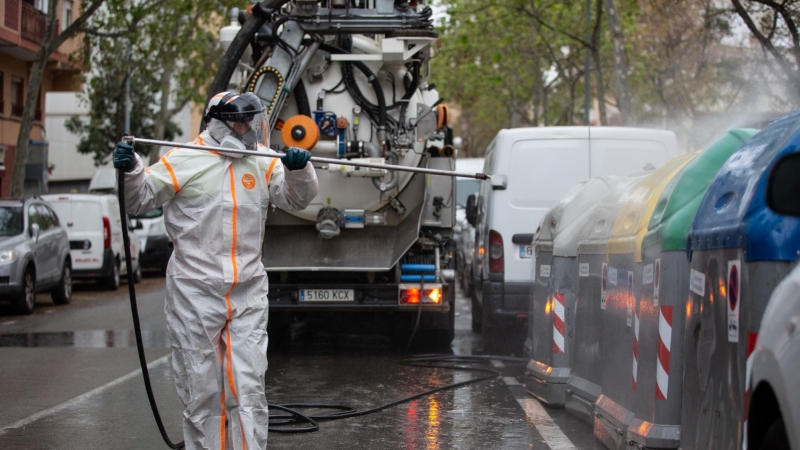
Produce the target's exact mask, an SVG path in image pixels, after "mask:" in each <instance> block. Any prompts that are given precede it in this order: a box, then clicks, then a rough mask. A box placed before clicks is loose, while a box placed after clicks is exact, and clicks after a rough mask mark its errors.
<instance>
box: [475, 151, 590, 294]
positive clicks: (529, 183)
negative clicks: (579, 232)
mask: <svg viewBox="0 0 800 450" xmlns="http://www.w3.org/2000/svg"><path fill="white" fill-rule="evenodd" d="M507 158H509V159H507V162H505V163H504V162H501V163H500V166H498V167H497V173H503V172H505V173H507V174H508V188H507V189H506V190H496V191H494V192H493V199H492V203H493V205H492V208H493V211H492V224H491V228H492V229H493V230H495V231H498V232H499V233H500V235H501V236H502V238H503V254H504V256H505V258H504V259H505V261H504V262H505V276H504V280H505V281H506V282H508V281H518V282H529V281H530V276H531V266H532V264H533V261H534V258H535V257H534V256H533V255H531V254H530V253H527V248H526V245H525V244H515V243H513V242H512V239H513V237H514V235H519V234H528V235H531V234H533V233H534V231H536V226H537V225H538V224H539V222H541V220H542V217H544V215H545V213H546V212H547V210H548V209H550V208H551V207H552V206H553V205H554V204H556V202H558V200H560V199H561V197H563V196H564V194H566V193H567V192H568V191H569V190H570V189H571V188H572V187H573V186H574V185H575V184H576V183H579V182H581V181H585V180H587V179H588V178H589V142H588V140H586V139H528V140H520V141H516V142H514V143H513V145H512V147H511V152H510V155H509V156H508V157H507Z"/></svg>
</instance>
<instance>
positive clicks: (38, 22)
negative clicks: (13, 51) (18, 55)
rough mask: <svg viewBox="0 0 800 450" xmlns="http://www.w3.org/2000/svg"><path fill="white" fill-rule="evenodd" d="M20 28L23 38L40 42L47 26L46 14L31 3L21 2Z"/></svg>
mask: <svg viewBox="0 0 800 450" xmlns="http://www.w3.org/2000/svg"><path fill="white" fill-rule="evenodd" d="M21 28H22V29H21V34H22V38H23V39H27V40H29V41H31V42H35V43H37V44H41V43H42V41H44V33H45V29H46V28H47V15H46V14H44V13H43V12H41V11H39V10H38V9H36V8H34V7H33V6H32V5H29V4H27V3H23V4H22V27H21Z"/></svg>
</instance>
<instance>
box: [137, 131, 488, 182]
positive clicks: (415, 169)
mask: <svg viewBox="0 0 800 450" xmlns="http://www.w3.org/2000/svg"><path fill="white" fill-rule="evenodd" d="M122 140H123V141H125V142H127V143H129V144H131V145H135V144H137V143H139V144H147V145H157V146H161V147H180V148H191V149H194V150H204V151H207V152H224V153H236V154H239V155H249V156H260V157H263V158H280V157H281V156H283V153H267V152H263V151H258V150H241V149H234V148H230V147H210V146H206V145H196V144H178V143H175V142H169V141H158V140H155V139H143V138H137V137H135V136H123V137H122ZM309 161H311V162H316V163H323V164H334V165H341V166H354V167H365V168H369V169H383V170H396V171H400V172H414V173H427V174H430V175H444V176H449V177H459V178H474V179H476V180H488V179H489V175H487V174H485V173H461V172H454V171H452V170H439V169H428V168H425V167H410V166H400V165H397V166H395V165H392V164H378V163H370V162H364V161H350V160H347V159H334V158H321V157H319V156H312V157H311V158H310V159H309Z"/></svg>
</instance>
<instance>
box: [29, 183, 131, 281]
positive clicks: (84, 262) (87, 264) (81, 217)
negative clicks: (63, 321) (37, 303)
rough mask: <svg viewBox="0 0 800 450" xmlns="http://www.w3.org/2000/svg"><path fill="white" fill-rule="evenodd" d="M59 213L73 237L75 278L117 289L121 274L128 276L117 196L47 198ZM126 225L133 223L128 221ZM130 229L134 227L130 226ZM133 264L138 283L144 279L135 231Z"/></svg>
mask: <svg viewBox="0 0 800 450" xmlns="http://www.w3.org/2000/svg"><path fill="white" fill-rule="evenodd" d="M42 198H44V199H45V200H46V201H48V202H50V204H51V205H52V206H53V209H54V210H55V211H56V213H57V214H58V217H59V219H61V223H62V224H63V225H64V226H65V227H66V229H67V235H68V236H69V244H70V255H71V256H72V277H73V278H76V279H80V278H83V279H94V280H97V281H99V282H101V283H103V284H104V285H105V286H106V287H108V288H109V289H112V290H114V289H117V287H119V282H120V274H122V275H126V274H127V266H126V265H125V252H124V250H123V248H124V247H123V243H122V226H123V221H122V220H121V218H120V214H119V201H118V200H117V197H116V196H115V195H113V194H53V195H43V196H42ZM125 225H126V226H129V223H128V222H127V221H126V222H125ZM129 229H130V226H129ZM129 236H130V237H131V263H132V266H133V270H134V281H136V282H139V281H140V280H141V278H142V270H141V267H139V243H138V241H137V239H136V237H135V236H134V234H133V232H132V231H129Z"/></svg>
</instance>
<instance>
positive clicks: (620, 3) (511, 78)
mask: <svg viewBox="0 0 800 450" xmlns="http://www.w3.org/2000/svg"><path fill="white" fill-rule="evenodd" d="M732 1H733V2H734V3H733V5H731V4H727V3H720V2H717V1H715V0H678V1H670V2H665V1H663V0H615V1H614V3H615V5H616V9H617V20H618V23H619V30H618V31H619V33H620V35H621V36H622V37H623V38H624V39H621V40H619V41H618V42H619V43H622V42H623V41H624V51H625V54H626V55H627V63H626V64H625V65H623V66H620V65H618V64H615V63H616V61H615V48H614V45H613V44H614V39H613V33H611V31H610V30H609V28H610V27H609V25H608V24H609V21H608V10H607V9H606V6H607V5H608V3H609V2H608V1H604V0H591V4H592V18H591V22H590V23H589V24H588V27H589V28H588V29H587V23H586V20H585V10H586V1H585V0H581V1H575V0H567V1H558V0H490V1H480V0H440V4H441V6H443V7H444V8H445V9H446V14H444V15H443V18H442V20H441V23H440V24H439V27H438V31H439V35H440V37H441V42H442V48H441V51H440V53H439V55H438V56H437V58H435V59H434V60H433V68H432V78H433V79H434V81H435V82H436V84H437V87H438V89H439V91H440V92H441V93H442V96H443V97H445V98H447V99H448V100H450V101H455V102H457V103H458V104H459V106H460V107H461V109H462V116H461V120H460V123H458V124H456V128H458V130H457V132H460V134H461V135H462V137H463V138H464V142H465V144H464V145H465V152H466V153H467V154H468V155H473V156H474V155H480V154H481V153H482V152H483V149H485V148H486V146H487V144H488V143H489V141H490V140H491V139H492V137H493V136H494V135H495V134H496V133H497V131H498V130H500V129H501V128H507V127H510V126H512V125H513V123H512V122H513V120H512V118H513V112H514V111H516V112H517V117H518V119H519V120H518V121H517V123H516V125H517V126H545V125H579V124H581V123H583V118H584V112H583V92H584V90H585V89H586V86H585V81H584V78H583V74H584V70H585V67H584V66H585V58H584V52H585V51H586V50H588V51H590V52H591V54H592V61H593V67H592V68H591V71H592V81H591V83H592V84H591V86H589V89H590V90H591V94H592V97H593V98H594V99H595V102H596V103H595V104H596V105H599V106H601V107H600V108H598V109H599V112H600V117H592V123H593V124H596V125H621V124H624V123H635V124H637V125H640V126H650V127H663V128H668V129H672V130H674V131H676V132H677V133H678V135H679V137H680V138H681V139H682V141H683V142H684V143H686V144H689V145H697V144H699V143H700V142H702V140H703V139H704V138H707V137H709V136H705V135H703V136H700V135H702V134H703V133H702V132H698V128H702V127H701V126H699V125H698V123H699V121H700V120H703V119H704V118H705V117H707V116H709V115H712V116H713V115H720V114H723V113H726V112H727V113H729V114H733V112H735V111H752V110H753V109H754V108H760V109H761V110H762V111H773V110H775V109H778V110H780V109H781V108H782V107H783V108H788V107H790V105H795V106H800V102H798V101H797V100H792V98H791V97H793V96H794V95H787V91H791V92H793V93H795V94H796V93H797V92H800V89H798V87H800V71H799V70H798V65H799V64H800V37H799V36H798V34H797V29H796V27H794V26H793V25H792V24H793V23H794V22H792V21H791V19H792V18H795V17H797V9H796V8H795V6H793V5H794V3H792V2H791V1H790V2H788V3H782V4H781V5H784V6H782V7H785V8H790V9H791V10H792V13H791V14H789V13H787V12H785V11H782V10H780V8H779V6H780V5H777V4H774V3H771V1H770V0H750V1H747V0H732ZM737 2H741V3H743V4H744V3H747V4H746V5H745V6H743V8H744V9H745V10H747V11H749V14H750V15H751V16H752V17H758V20H755V19H754V20H753V22H754V23H755V25H754V29H755V30H758V31H759V32H760V33H761V34H762V37H760V38H759V37H758V36H757V35H755V36H756V38H757V40H758V41H759V42H761V43H762V45H763V46H764V48H765V53H766V54H767V55H769V57H770V60H771V61H774V63H775V64H777V66H776V67H778V68H779V69H781V70H782V72H781V76H780V77H776V76H775V75H774V74H773V73H772V72H774V70H773V69H771V68H770V64H769V62H768V61H767V59H766V58H765V57H764V55H759V54H758V52H756V51H754V48H753V47H752V46H749V45H748V41H747V39H742V36H741V34H742V33H741V30H742V29H743V28H742V26H741V25H740V24H741V22H739V17H740V15H741V13H739V14H737V12H738V9H739V8H738V7H736V8H735V6H736V4H737ZM748 8H749V9H748ZM751 32H752V30H751ZM587 36H590V38H587ZM746 37H749V36H746ZM764 39H766V40H768V41H769V43H765V41H764ZM770 45H771V46H772V47H770ZM773 47H774V48H773ZM616 50H617V53H619V51H620V50H621V49H620V48H619V47H618V48H617V49H616ZM624 66H627V74H626V75H627V85H628V88H627V89H629V90H630V94H629V95H630V103H631V106H630V111H631V112H630V113H629V114H631V115H632V118H631V120H630V121H628V120H625V117H623V115H622V114H621V111H620V110H623V111H622V112H624V109H625V108H624V107H623V106H624V100H625V99H624V96H621V89H622V88H621V84H620V83H618V81H619V73H620V72H619V70H620V67H624ZM793 77H794V78H793ZM781 83H783V84H781ZM792 83H796V84H792ZM776 85H778V86H781V87H778V88H774V87H773V88H771V89H769V90H767V88H765V86H776ZM798 95H800V94H798ZM781 105H784V106H781ZM604 107H607V113H606V111H605V108H604ZM701 131H702V130H701Z"/></svg>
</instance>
